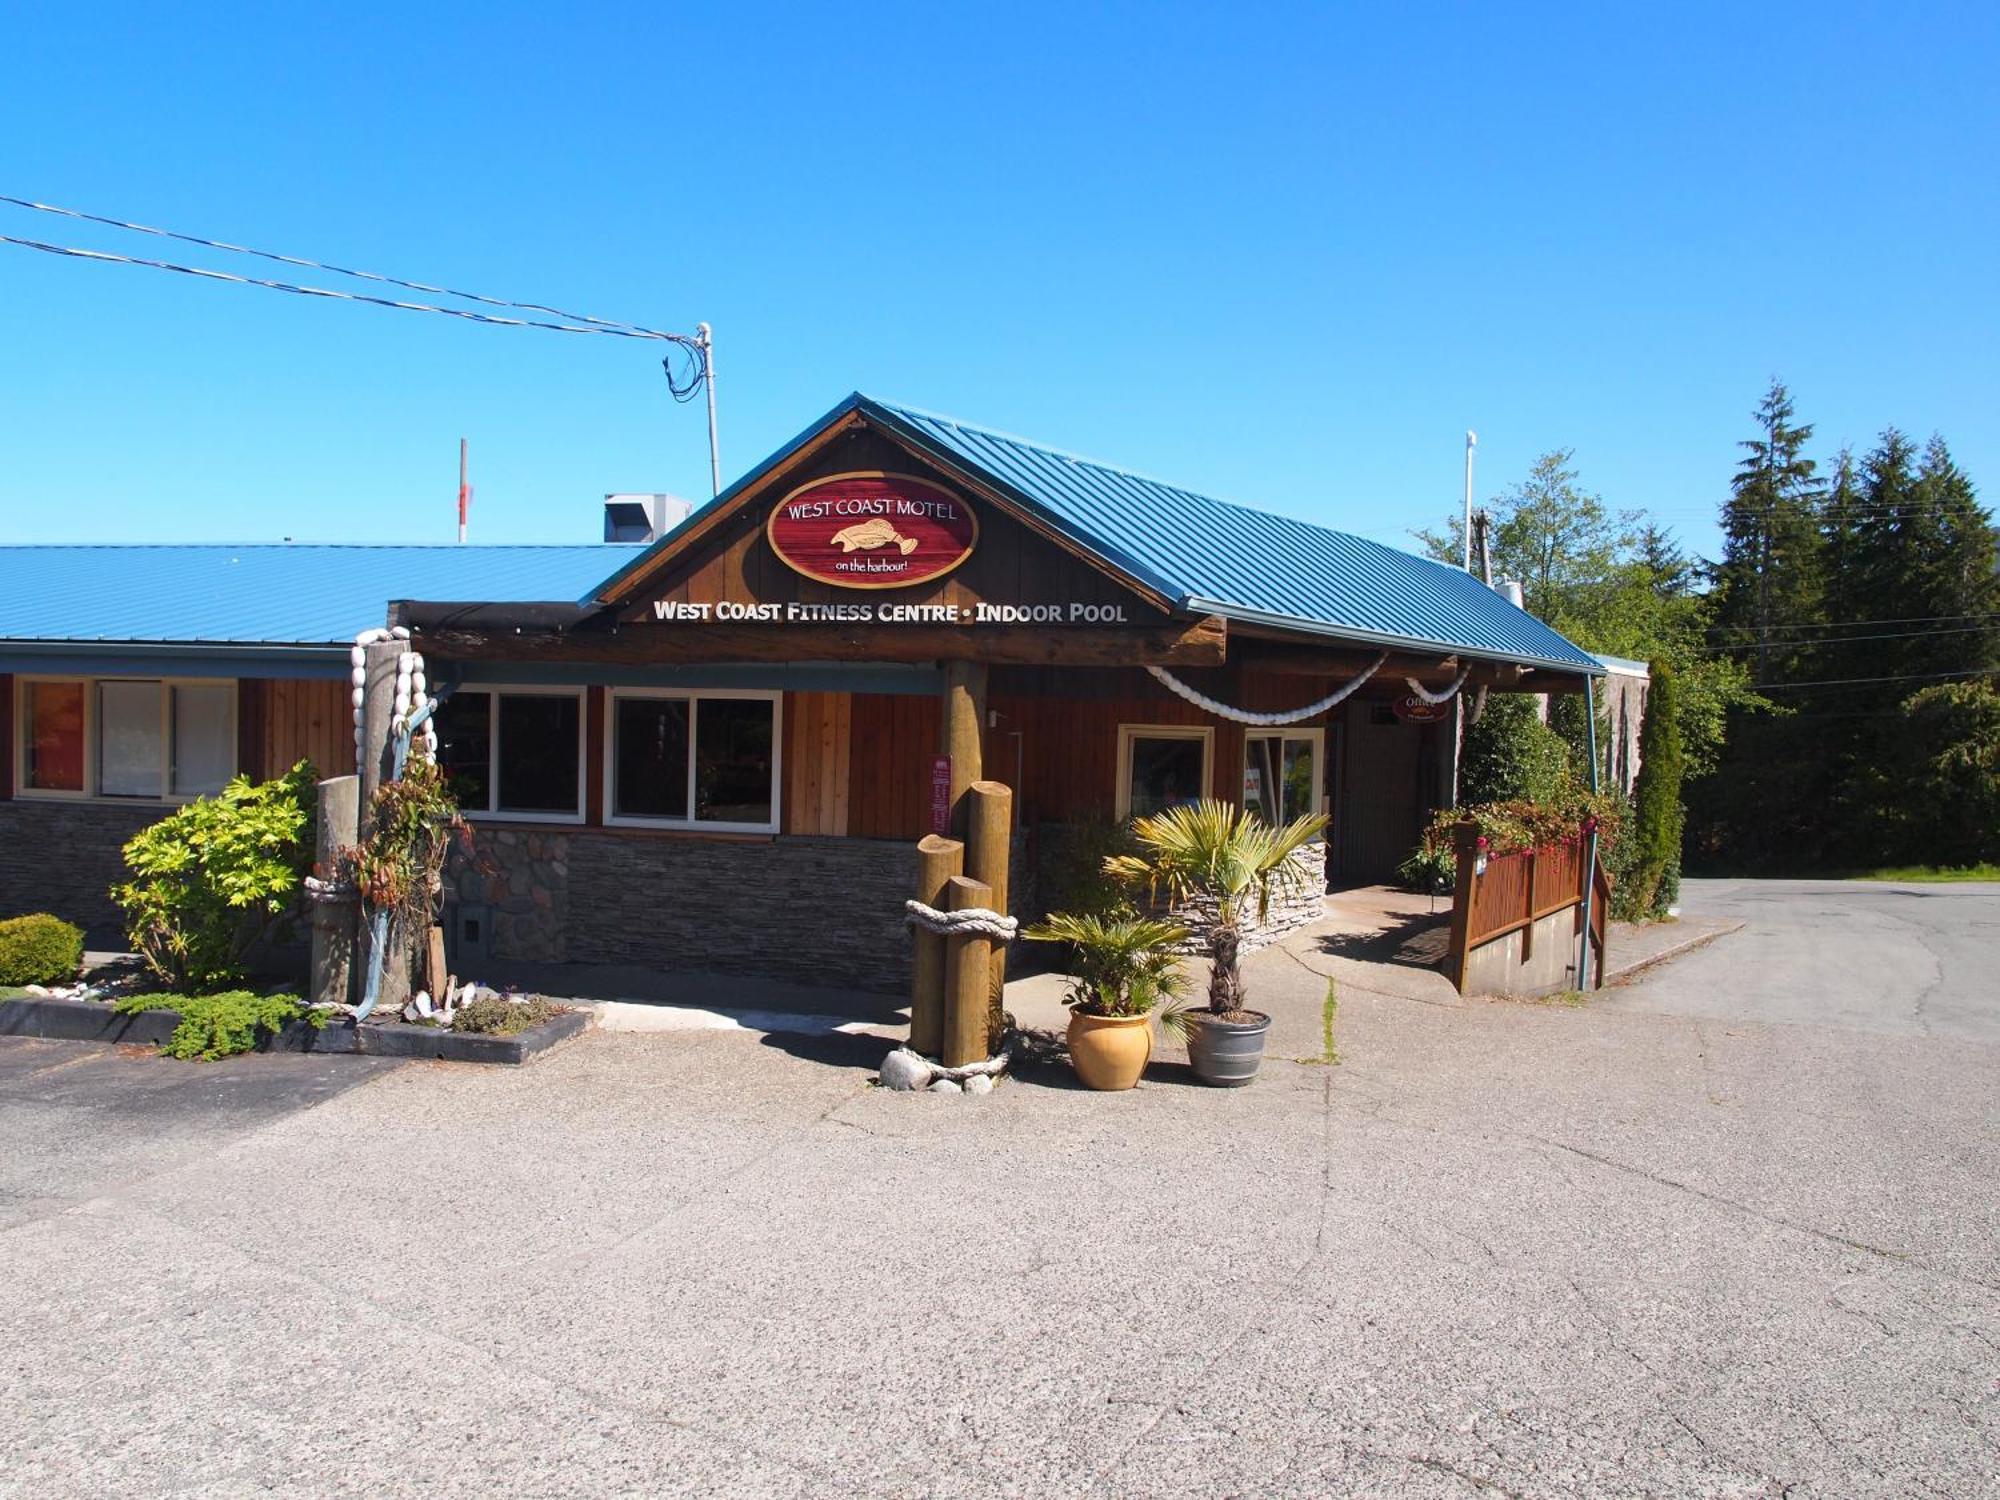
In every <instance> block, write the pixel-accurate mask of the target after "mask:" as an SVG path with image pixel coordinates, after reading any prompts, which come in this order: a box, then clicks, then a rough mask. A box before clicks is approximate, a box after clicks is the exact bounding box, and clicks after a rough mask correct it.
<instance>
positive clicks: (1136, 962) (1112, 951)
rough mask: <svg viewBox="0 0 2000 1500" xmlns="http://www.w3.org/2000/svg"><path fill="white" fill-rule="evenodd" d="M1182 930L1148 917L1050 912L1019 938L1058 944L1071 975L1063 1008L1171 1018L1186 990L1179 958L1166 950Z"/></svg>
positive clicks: (1094, 1013)
mask: <svg viewBox="0 0 2000 1500" xmlns="http://www.w3.org/2000/svg"><path fill="white" fill-rule="evenodd" d="M1187 935H1188V930H1187V929H1186V928H1185V927H1182V926H1180V925H1178V924H1177V923H1174V922H1159V921H1154V920H1152V919H1151V918H1148V917H1132V916H1123V917H1109V918H1106V917H1100V916H1096V915H1094V914H1090V913H1083V912H1060V911H1059V912H1055V913H1053V914H1052V915H1051V916H1050V917H1049V919H1048V920H1047V921H1046V922H1041V923H1038V924H1037V925H1036V926H1033V927H1030V928H1027V929H1026V930H1025V931H1023V932H1022V934H1021V936H1023V937H1025V938H1030V939H1033V940H1034V941H1036V942H1041V943H1063V944H1066V945H1067V946H1068V948H1069V951H1070V964H1071V967H1072V968H1073V969H1074V970H1075V974H1074V975H1073V977H1072V978H1071V980H1070V987H1069V993H1068V994H1066V995H1064V996H1063V1004H1064V1005H1067V1006H1069V1007H1070V1009H1072V1010H1074V1011H1077V1012H1079V1013H1080V1014H1082V1015H1086V1016H1147V1015H1151V1014H1152V1013H1153V1012H1154V1011H1156V1010H1162V1008H1163V1007H1164V1011H1163V1018H1164V1015H1167V1014H1171V1013H1172V1012H1173V1010H1174V1006H1175V1002H1176V1001H1178V1000H1179V998H1180V997H1181V995H1182V993H1183V992H1184V991H1185V990H1186V987H1187V980H1186V977H1185V976H1184V975H1183V974H1182V973H1181V968H1180V960H1179V958H1177V957H1176V956H1175V955H1174V954H1173V952H1172V951H1171V949H1172V946H1173V945H1174V944H1175V943H1178V942H1180V941H1181V940H1182V939H1183V938H1185V937H1186V936H1187Z"/></svg>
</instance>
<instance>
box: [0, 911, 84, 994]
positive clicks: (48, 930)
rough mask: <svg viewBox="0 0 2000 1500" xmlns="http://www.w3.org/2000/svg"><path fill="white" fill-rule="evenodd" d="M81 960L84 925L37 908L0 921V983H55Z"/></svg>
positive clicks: (70, 975)
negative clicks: (22, 915) (75, 923)
mask: <svg viewBox="0 0 2000 1500" xmlns="http://www.w3.org/2000/svg"><path fill="white" fill-rule="evenodd" d="M82 961H83V929H82V928H80V927H75V926H72V925H71V924H70V923H68V922H65V921H63V919H62V918H60V917H52V916H50V915H49V914H48V913H47V912H37V913H35V914H34V915H33V916H28V917H10V918H8V919H7V920H6V921H4V922H0V984H57V983H60V982H62V981H64V980H67V979H71V978H73V977H75V974H76V966H77V965H78V964H79V963H81V962H82Z"/></svg>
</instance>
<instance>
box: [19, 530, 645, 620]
mask: <svg viewBox="0 0 2000 1500" xmlns="http://www.w3.org/2000/svg"><path fill="white" fill-rule="evenodd" d="M640 550H641V549H640V548H637V547H631V546H615V545H596V546H577V547H471V546H468V547H455V546H436V547H366V546H320V545H315V544H294V543H278V544H268V543H259V544H255V545H251V546H240V547H227V546H187V547H182V546H162V547H120V546H106V547H0V641H103V642H116V641H133V642H187V643H205V642H216V643H236V644H249V643H255V644H269V643H289V644H308V643H309V644H318V643H330V642H331V643H345V642H348V641H352V640H353V639H354V636H355V634H356V633H357V632H358V631H362V630H366V629H368V628H369V627H370V626H371V625H380V624H382V623H383V621H384V619H385V618H386V617H387V614H388V602H389V601H390V600H391V599H434V600H482V601H487V602H492V603H517V602H540V601H545V600H564V601H567V600H573V599H575V598H577V597H578V596H579V595H581V594H583V593H584V592H585V591H586V590H588V589H589V587H590V586H591V585H592V584H593V583H595V582H596V581H597V580H598V579H600V578H602V577H603V576H604V574H605V573H606V571H608V570H609V568H610V567H611V566H612V564H613V562H614V560H623V559H624V558H626V557H630V556H632V555H635V554H636V553H638V552H639V551H640Z"/></svg>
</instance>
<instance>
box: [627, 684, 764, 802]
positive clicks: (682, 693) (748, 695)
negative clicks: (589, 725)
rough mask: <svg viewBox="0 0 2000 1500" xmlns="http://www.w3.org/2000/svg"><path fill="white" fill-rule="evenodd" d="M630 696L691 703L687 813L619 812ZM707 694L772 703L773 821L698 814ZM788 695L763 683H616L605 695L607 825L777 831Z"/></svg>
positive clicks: (689, 707)
mask: <svg viewBox="0 0 2000 1500" xmlns="http://www.w3.org/2000/svg"><path fill="white" fill-rule="evenodd" d="M625 698H677V699H679V700H681V701H682V702H684V703H686V704H687V705H688V785H687V808H688V815H687V816H686V817H685V818H659V817H646V816H642V815H640V814H637V813H620V812H619V811H618V704H619V702H620V700H622V699H625ZM703 698H737V699H755V700H758V701H761V702H765V703H769V704H770V705H771V821H770V822H768V823H723V822H716V821H713V820H709V819H703V818H697V817H695V816H694V808H695V795H694V792H695V787H694V777H695V756H694V741H695V734H696V732H697V721H698V720H699V719H700V717H701V700H702V699H703ZM784 784H785V695H784V693H783V692H782V691H772V690H767V689H763V688H650V687H645V688H641V687H614V688H610V689H608V690H606V692H605V694H604V825H605V827H607V828H677V829H685V830H687V831H689V832H699V833H777V832H779V831H780V829H781V827H782V826H783V823H784V818H785V809H784V807H783V805H782V803H781V802H780V798H781V796H782V794H783V789H784Z"/></svg>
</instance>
